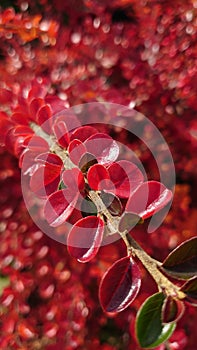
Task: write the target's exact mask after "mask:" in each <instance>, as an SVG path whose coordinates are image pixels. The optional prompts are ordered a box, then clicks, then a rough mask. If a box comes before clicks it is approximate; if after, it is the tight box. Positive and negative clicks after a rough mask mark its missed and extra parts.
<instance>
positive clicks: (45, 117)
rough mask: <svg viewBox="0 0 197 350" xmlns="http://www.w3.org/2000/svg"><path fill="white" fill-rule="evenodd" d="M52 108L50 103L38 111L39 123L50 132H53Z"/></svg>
mask: <svg viewBox="0 0 197 350" xmlns="http://www.w3.org/2000/svg"><path fill="white" fill-rule="evenodd" d="M51 117H52V110H51V107H50V105H44V106H42V107H40V109H39V110H38V113H37V119H38V124H39V125H40V126H41V127H42V129H43V130H44V131H45V132H47V133H48V134H50V133H51V127H52V125H51V124H52V118H51Z"/></svg>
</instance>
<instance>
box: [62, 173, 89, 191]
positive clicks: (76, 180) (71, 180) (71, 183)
mask: <svg viewBox="0 0 197 350" xmlns="http://www.w3.org/2000/svg"><path fill="white" fill-rule="evenodd" d="M62 180H63V182H64V184H65V185H66V187H68V188H69V189H70V190H72V192H73V193H77V192H79V191H83V189H84V186H85V180H84V176H83V174H82V172H81V171H80V170H79V169H78V168H72V169H67V170H65V171H64V172H63V174H62Z"/></svg>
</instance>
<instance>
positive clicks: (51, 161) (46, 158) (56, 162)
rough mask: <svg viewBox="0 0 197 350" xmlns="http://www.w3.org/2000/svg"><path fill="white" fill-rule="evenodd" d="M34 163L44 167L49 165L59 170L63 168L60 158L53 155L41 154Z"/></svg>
mask: <svg viewBox="0 0 197 350" xmlns="http://www.w3.org/2000/svg"><path fill="white" fill-rule="evenodd" d="M36 161H37V162H39V163H42V164H44V165H51V166H54V168H55V166H57V167H59V168H61V167H62V166H63V161H62V160H61V158H60V157H59V156H57V155H56V154H54V153H49V152H47V153H42V154H39V155H38V156H37V157H36Z"/></svg>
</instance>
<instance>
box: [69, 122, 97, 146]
mask: <svg viewBox="0 0 197 350" xmlns="http://www.w3.org/2000/svg"><path fill="white" fill-rule="evenodd" d="M97 133H98V131H97V129H95V128H94V127H92V126H89V125H84V126H81V127H79V128H77V129H76V130H75V131H73V133H72V134H71V136H70V139H71V140H74V139H77V140H80V141H81V142H84V141H85V140H87V139H88V138H89V137H90V136H92V135H95V134H97Z"/></svg>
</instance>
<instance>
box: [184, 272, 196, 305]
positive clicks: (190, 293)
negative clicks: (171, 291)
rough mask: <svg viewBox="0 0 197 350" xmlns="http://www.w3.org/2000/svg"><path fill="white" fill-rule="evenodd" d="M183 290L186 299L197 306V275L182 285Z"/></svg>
mask: <svg viewBox="0 0 197 350" xmlns="http://www.w3.org/2000/svg"><path fill="white" fill-rule="evenodd" d="M181 291H182V292H184V293H185V294H186V298H185V299H184V300H185V301H187V302H188V303H190V304H191V305H193V306H197V276H195V277H193V278H191V279H190V280H189V281H187V282H186V283H185V284H184V285H183V286H182V287H181Z"/></svg>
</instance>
